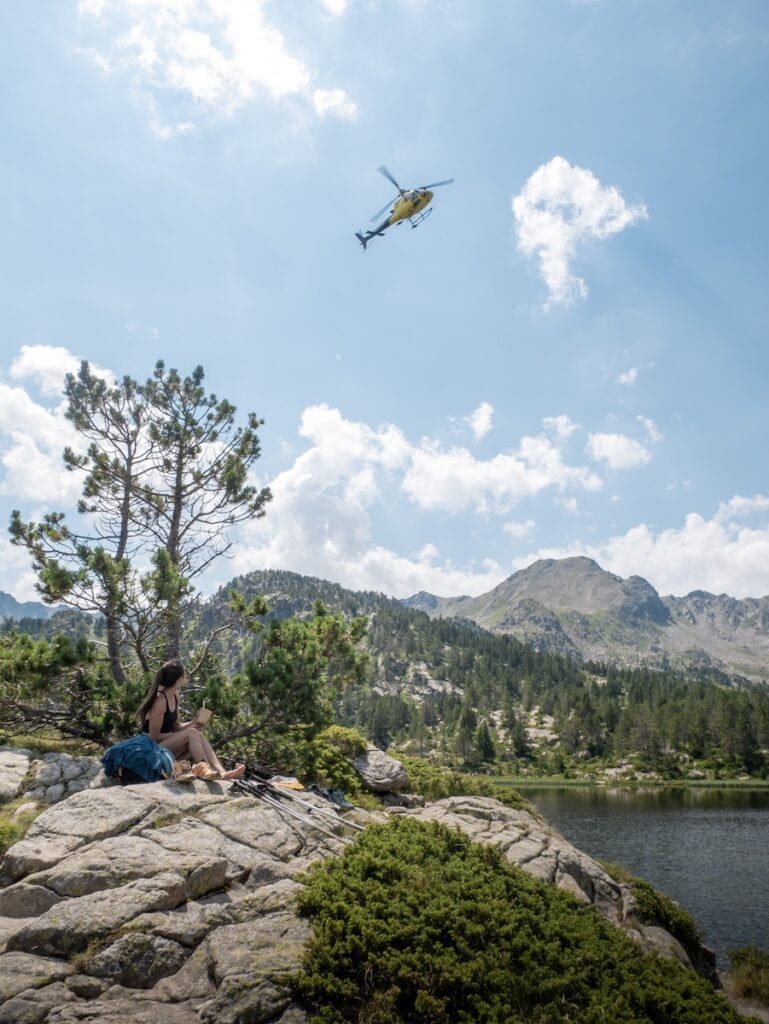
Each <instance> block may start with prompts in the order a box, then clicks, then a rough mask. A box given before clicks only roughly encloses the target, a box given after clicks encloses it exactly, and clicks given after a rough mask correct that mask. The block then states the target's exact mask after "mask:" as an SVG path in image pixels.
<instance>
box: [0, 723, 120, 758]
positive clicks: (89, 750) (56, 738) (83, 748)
mask: <svg viewBox="0 0 769 1024" xmlns="http://www.w3.org/2000/svg"><path fill="white" fill-rule="evenodd" d="M0 747H21V748H23V749H24V750H31V751H32V753H33V754H34V755H35V756H36V757H42V756H43V754H71V756H72V757H101V756H102V754H103V753H104V747H100V746H99V745H98V743H91V742H90V741H89V740H83V739H77V738H72V739H64V738H62V737H61V736H60V735H58V734H57V733H53V732H40V733H29V734H18V735H13V734H11V733H8V732H3V731H2V730H0Z"/></svg>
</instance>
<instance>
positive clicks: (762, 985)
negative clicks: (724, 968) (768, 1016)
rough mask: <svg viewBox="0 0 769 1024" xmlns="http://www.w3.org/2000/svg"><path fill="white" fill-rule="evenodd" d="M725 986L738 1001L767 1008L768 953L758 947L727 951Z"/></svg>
mask: <svg viewBox="0 0 769 1024" xmlns="http://www.w3.org/2000/svg"><path fill="white" fill-rule="evenodd" d="M725 980H726V984H727V987H728V989H729V991H730V992H732V993H733V994H734V995H736V996H738V997H739V998H740V999H748V1000H750V1001H751V1002H753V1003H759V1004H760V1005H761V1006H767V1007H769V953H767V952H765V951H764V950H763V949H759V948H758V946H742V947H740V949H730V950H729V971H728V972H727V975H726V979H725Z"/></svg>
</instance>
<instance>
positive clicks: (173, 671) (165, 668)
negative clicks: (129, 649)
mask: <svg viewBox="0 0 769 1024" xmlns="http://www.w3.org/2000/svg"><path fill="white" fill-rule="evenodd" d="M184 671H185V669H184V665H182V663H181V662H180V661H178V660H177V659H176V658H173V659H172V660H171V661H167V662H166V663H165V665H161V667H160V668H159V669H158V672H157V674H156V675H155V678H154V679H153V680H152V683H151V685H150V688H149V690H147V693H146V695H145V697H144V700H143V701H142V702H141V704H140V705H139V710H138V711H137V712H136V717H137V718H138V719H139V725H142V726H143V725H144V719H145V718H146V717H147V715H148V714H149V713H150V708H151V707H152V705H153V704H154V703H155V698H156V697H157V695H158V693H159V692H160V689H161V687H163V688H165V687H167V686H173V685H174V683H176V682H177V681H178V680H179V679H181V677H182V676H183V675H184Z"/></svg>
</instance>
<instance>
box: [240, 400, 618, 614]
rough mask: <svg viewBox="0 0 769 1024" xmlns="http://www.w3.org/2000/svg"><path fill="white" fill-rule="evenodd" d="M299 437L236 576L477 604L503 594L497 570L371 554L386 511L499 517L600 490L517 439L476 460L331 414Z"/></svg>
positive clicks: (325, 411)
mask: <svg viewBox="0 0 769 1024" xmlns="http://www.w3.org/2000/svg"><path fill="white" fill-rule="evenodd" d="M299 433H300V435H301V436H302V437H303V438H305V439H306V441H308V442H309V445H310V447H309V448H307V450H305V451H304V452H302V454H300V455H299V456H298V457H297V458H296V459H295V461H294V463H293V465H292V466H291V467H290V468H288V469H286V470H285V471H284V472H282V473H280V474H279V475H278V476H277V477H276V478H275V480H274V481H273V482H272V483H271V484H270V486H271V489H272V492H273V495H274V497H273V501H272V503H271V506H270V511H269V514H268V516H267V517H266V518H265V519H264V520H260V521H259V522H258V523H255V524H251V525H250V526H249V527H248V528H247V530H246V531H245V532H244V542H243V543H242V544H241V545H240V546H239V550H238V554H237V556H236V567H237V570H238V571H239V572H246V571H248V570H249V569H255V568H278V567H280V568H291V569H294V570H295V571H297V572H304V573H310V574H313V575H319V576H327V577H330V578H332V579H335V580H339V581H340V582H342V583H344V584H345V585H347V586H351V587H363V588H374V589H380V590H384V591H385V592H387V593H390V594H396V595H398V596H403V595H407V594H409V593H413V592H414V591H416V590H431V591H432V592H434V593H440V594H452V593H454V594H456V593H475V594H477V593H481V592H482V591H483V590H486V589H488V588H489V587H491V586H494V585H496V583H498V582H500V580H501V579H503V578H504V576H505V575H506V572H505V569H504V568H503V567H502V566H500V565H499V564H497V563H496V562H494V561H484V562H481V563H480V564H478V563H471V564H469V565H463V566H457V565H455V564H454V563H452V561H451V560H450V559H446V558H442V557H441V555H440V553H439V551H438V549H437V548H436V546H435V545H434V544H433V543H432V542H430V541H428V542H427V543H425V544H424V545H423V547H422V548H421V550H420V552H419V554H418V555H417V556H416V557H414V558H408V557H404V556H402V555H400V554H398V553H396V552H395V551H392V550H390V549H389V548H386V547H384V546H382V545H381V544H377V543H376V539H375V537H374V527H373V517H374V515H375V514H376V511H377V509H378V508H379V507H380V506H381V504H382V503H383V502H384V501H385V500H387V502H388V515H390V516H392V515H394V514H395V513H394V512H393V506H397V504H398V502H402V503H403V502H407V503H409V504H410V505H412V506H415V507H416V508H417V509H419V510H420V511H423V512H439V513H449V514H454V513H462V512H465V513H470V514H473V513H475V514H478V513H484V514H490V513H497V514H502V513H504V511H506V510H507V509H509V508H511V507H513V506H514V505H515V504H516V503H518V502H519V501H521V500H523V499H524V498H527V497H531V496H533V495H536V494H538V493H540V492H542V491H544V490H546V489H553V490H556V491H560V490H562V489H563V488H565V487H570V488H571V487H574V486H579V487H582V488H584V489H587V490H596V489H598V488H599V487H600V486H601V480H600V478H599V477H598V476H597V475H596V474H595V473H594V472H592V471H591V470H589V469H588V468H586V467H581V466H571V465H568V464H567V463H566V462H565V461H564V460H563V457H562V455H561V453H560V452H559V450H558V449H557V448H556V446H555V445H554V444H553V443H552V441H550V440H549V439H548V438H546V437H544V436H533V437H523V438H522V439H521V441H520V443H519V445H518V447H517V448H516V449H515V450H513V451H510V452H504V453H501V454H499V455H497V456H495V457H494V458H491V459H486V460H483V459H476V458H475V457H474V456H473V455H472V454H471V453H470V452H469V451H468V450H467V449H464V448H457V447H448V448H447V447H445V446H444V445H442V444H441V443H440V442H438V441H436V440H434V439H429V438H422V439H420V440H419V441H411V440H409V439H408V438H407V437H406V436H405V435H404V433H403V432H402V431H401V430H400V429H399V428H398V427H396V426H393V425H391V424H389V425H384V426H380V427H377V428H372V427H370V426H369V425H367V424H365V423H359V422H354V421H351V420H348V419H346V418H345V417H344V416H343V415H342V413H341V412H340V411H339V410H338V409H332V408H330V407H329V406H327V405H317V406H311V407H309V408H307V409H305V411H304V413H303V415H302V419H301V423H300V427H299ZM406 507H407V506H406ZM411 514H412V515H413V512H412V513H411ZM533 528H534V521H533V520H523V521H520V522H511V523H508V524H506V525H505V526H504V529H505V530H506V532H507V533H508V534H509V535H510V536H519V537H520V536H526V535H528V534H530V532H531V531H532V530H533Z"/></svg>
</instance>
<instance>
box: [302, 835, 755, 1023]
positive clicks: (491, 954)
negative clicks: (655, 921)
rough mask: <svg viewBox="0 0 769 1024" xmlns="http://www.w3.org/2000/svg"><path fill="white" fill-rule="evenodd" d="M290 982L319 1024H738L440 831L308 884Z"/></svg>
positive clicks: (498, 860) (712, 995) (659, 964)
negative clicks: (308, 933) (307, 935)
mask: <svg viewBox="0 0 769 1024" xmlns="http://www.w3.org/2000/svg"><path fill="white" fill-rule="evenodd" d="M303 880H304V881H305V882H306V883H307V887H306V888H305V889H304V890H303V891H302V893H301V894H300V895H299V897H298V906H299V910H300V912H301V913H302V914H303V915H305V916H307V917H309V919H310V921H311V924H312V929H313V935H312V937H311V939H310V941H309V942H308V944H307V946H306V947H305V956H304V962H303V968H304V969H303V973H301V974H296V975H294V976H293V977H292V978H291V979H290V982H291V985H292V987H293V990H294V992H295V994H296V996H297V997H298V998H300V999H301V1000H303V1001H304V1003H305V1005H307V1006H308V1007H309V1008H310V1010H311V1011H312V1012H313V1013H315V1014H317V1016H314V1017H313V1020H315V1021H317V1024H360V1022H366V1024H559V1022H563V1024H566V1022H576V1021H579V1022H580V1024H607V1022H609V1021H611V1024H631V1022H632V1024H652V1022H654V1024H663V1022H664V1024H738V1022H739V1021H742V1020H744V1018H741V1017H740V1016H739V1015H738V1014H737V1013H736V1012H735V1011H734V1010H733V1009H732V1008H731V1007H730V1006H729V1004H728V1003H727V1002H726V1000H724V999H723V997H722V996H720V995H719V994H718V993H717V992H716V991H715V990H714V989H713V987H712V986H711V985H710V984H709V983H708V982H706V981H705V980H703V979H702V978H700V977H699V976H698V975H696V974H694V973H693V972H691V971H687V970H684V969H683V968H682V967H681V966H680V965H679V964H677V963H674V962H672V961H669V960H664V959H662V958H660V957H656V956H650V955H647V954H644V953H643V952H642V951H641V950H640V949H639V947H638V946H637V945H636V944H635V943H634V942H632V941H631V940H630V939H628V938H626V937H625V936H624V935H622V934H621V933H620V932H619V931H618V930H617V929H615V928H613V927H612V926H611V925H610V924H608V923H607V922H606V921H604V920H603V918H601V917H600V916H599V915H598V914H597V913H596V912H595V911H594V910H592V909H591V908H588V907H585V906H584V905H582V904H580V903H578V902H577V900H575V899H574V898H573V897H571V896H569V895H568V894H566V893H563V892H561V891H560V890H558V889H556V888H554V887H553V886H549V885H546V884H545V883H543V882H540V881H538V880H536V879H534V878H531V877H530V876H528V875H526V874H525V873H524V872H523V871H521V870H519V869H517V868H513V867H511V866H510V865H509V864H507V863H506V861H505V860H504V858H503V857H502V855H501V853H500V852H499V851H498V850H497V849H496V848H494V847H490V846H483V845H481V844H476V843H473V842H471V841H470V840H469V839H468V838H467V837H466V836H464V835H463V834H462V833H460V832H458V831H452V830H450V829H447V828H445V827H444V826H442V825H439V824H437V823H435V822H420V821H417V820H415V819H411V818H397V819H394V820H392V821H390V822H388V824H386V825H381V826H371V827H369V828H368V829H367V830H366V831H365V832H364V833H363V834H362V835H361V836H360V837H359V838H358V839H357V841H356V842H355V844H353V845H352V846H349V847H347V849H346V850H345V851H344V853H343V855H342V856H341V857H340V858H335V859H333V860H329V861H326V862H324V863H322V864H319V865H318V866H317V867H316V868H314V869H312V870H311V871H310V872H309V873H308V875H307V876H305V878H304V879H303Z"/></svg>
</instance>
